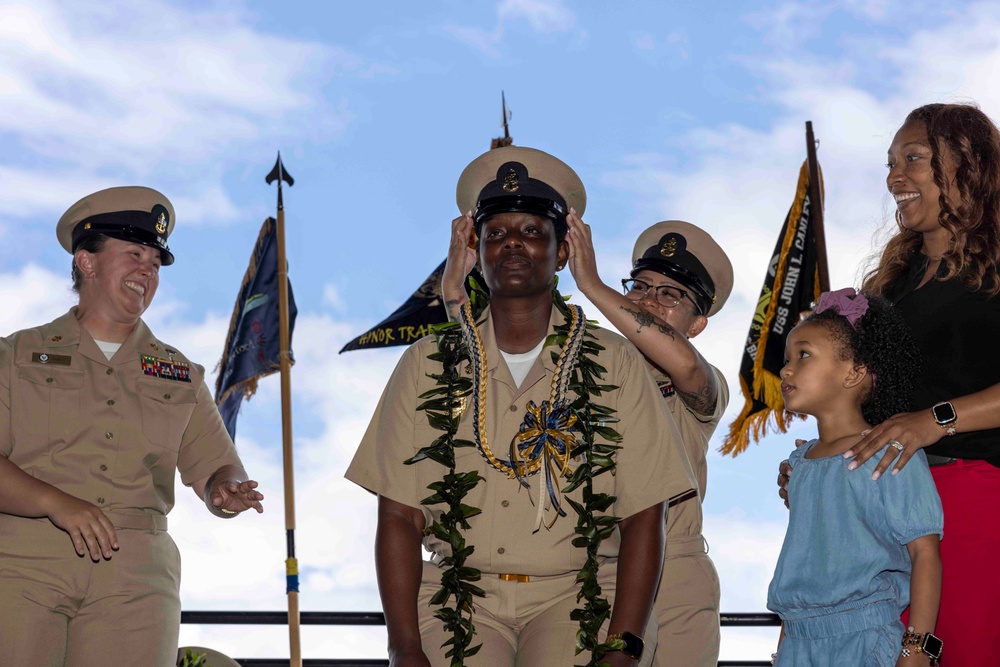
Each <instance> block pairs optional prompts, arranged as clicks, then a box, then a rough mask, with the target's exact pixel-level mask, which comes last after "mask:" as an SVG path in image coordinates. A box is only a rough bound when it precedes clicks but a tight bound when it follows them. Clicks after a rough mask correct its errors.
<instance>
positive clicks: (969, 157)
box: [863, 104, 1000, 296]
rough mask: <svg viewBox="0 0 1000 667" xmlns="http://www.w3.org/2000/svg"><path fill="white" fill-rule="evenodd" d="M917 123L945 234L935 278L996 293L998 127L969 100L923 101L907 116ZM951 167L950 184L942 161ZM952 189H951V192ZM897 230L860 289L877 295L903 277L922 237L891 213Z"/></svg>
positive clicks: (999, 285) (999, 255)
mask: <svg viewBox="0 0 1000 667" xmlns="http://www.w3.org/2000/svg"><path fill="white" fill-rule="evenodd" d="M906 123H922V124H923V126H924V127H925V128H926V129H927V139H928V143H930V147H931V169H932V170H933V173H934V183H935V184H936V185H937V187H938V189H939V190H940V191H941V196H940V199H939V204H940V207H941V213H940V215H939V217H938V220H939V222H940V224H941V226H942V227H944V228H945V229H946V230H947V231H948V232H949V234H950V236H951V239H950V242H949V244H948V249H947V250H946V251H945V253H944V256H943V257H942V258H941V261H942V263H943V265H944V267H945V271H946V272H945V273H944V275H942V276H939V277H937V279H938V280H942V281H944V280H950V279H952V278H954V277H956V276H957V277H958V278H959V279H960V280H961V281H962V284H964V285H965V286H966V287H968V288H969V289H971V290H973V291H983V292H984V293H986V294H987V295H989V296H996V295H997V294H998V293H1000V274H998V272H997V264H998V262H1000V131H998V130H997V126H996V125H995V124H994V123H993V121H991V120H990V119H989V117H988V116H987V115H986V114H984V113H983V112H982V111H980V110H979V109H978V108H977V107H975V106H972V105H970V104H927V105H925V106H922V107H918V108H916V109H914V110H913V111H911V112H910V114H909V115H908V116H907V117H906V121H905V122H904V125H905V124H906ZM949 157H950V158H952V160H953V162H954V165H955V181H954V183H955V187H954V188H952V186H951V185H952V184H951V182H950V179H949V178H948V176H949V175H948V174H947V173H946V171H945V166H944V163H945V160H946V159H947V158H949ZM952 190H954V192H952ZM896 225H897V228H898V231H897V233H896V234H895V235H894V236H893V237H892V238H890V239H889V241H888V243H887V244H886V247H885V250H884V251H883V252H882V256H881V257H880V259H879V261H878V265H877V266H876V267H875V268H874V269H873V270H871V271H870V272H868V274H867V275H866V276H865V278H864V281H863V288H864V289H865V290H867V291H870V292H874V293H876V294H884V293H885V291H886V289H887V288H888V287H889V285H891V284H892V283H893V282H895V281H896V280H897V279H899V278H900V277H901V276H903V275H905V273H906V271H907V267H908V264H909V261H910V258H911V257H913V255H914V254H916V253H917V252H918V251H919V250H920V246H921V242H922V236H921V234H920V233H918V232H914V231H912V230H909V229H906V228H905V227H903V225H902V221H901V219H900V215H899V211H898V210H897V211H896Z"/></svg>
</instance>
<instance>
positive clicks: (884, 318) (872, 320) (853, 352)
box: [803, 292, 921, 426]
mask: <svg viewBox="0 0 1000 667" xmlns="http://www.w3.org/2000/svg"><path fill="white" fill-rule="evenodd" d="M863 294H864V295H865V297H866V298H867V299H868V312H866V313H865V314H864V316H862V317H861V318H860V319H859V320H858V321H857V323H856V326H857V328H855V327H853V326H851V323H850V322H848V320H847V318H846V317H844V316H843V315H841V314H840V313H838V312H836V311H834V310H824V311H823V312H822V313H813V314H812V315H809V316H808V317H806V318H805V319H804V320H803V323H805V322H811V323H814V324H819V325H822V326H824V327H826V328H827V331H829V332H830V335H831V337H832V338H833V340H834V341H835V342H836V343H837V344H838V345H839V346H840V350H839V353H840V358H841V359H843V360H845V361H851V362H853V363H855V364H858V365H861V366H864V367H865V368H867V369H868V373H869V374H870V375H871V377H872V387H871V390H870V391H868V393H867V394H866V395H865V396H864V397H863V398H862V400H861V414H862V415H863V416H864V418H865V421H866V422H868V423H869V424H871V425H872V426H874V425H876V424H880V423H882V422H884V421H885V420H886V419H888V418H889V417H891V416H893V415H895V414H899V413H900V412H909V410H910V409H911V395H912V393H913V383H914V381H915V379H916V377H917V376H918V375H919V373H920V365H921V363H920V351H919V349H918V348H917V343H916V340H915V339H914V338H913V334H912V333H910V327H909V326H908V325H907V324H906V322H905V321H903V318H902V317H900V315H899V313H898V312H896V309H895V308H893V306H892V304H890V303H889V302H888V301H886V300H885V299H883V298H882V297H880V296H876V295H874V294H870V293H864V292H863Z"/></svg>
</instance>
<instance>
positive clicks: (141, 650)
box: [0, 187, 263, 667]
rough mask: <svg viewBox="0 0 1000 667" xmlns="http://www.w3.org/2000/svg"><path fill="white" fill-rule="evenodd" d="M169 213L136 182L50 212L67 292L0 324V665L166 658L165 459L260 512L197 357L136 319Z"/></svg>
mask: <svg viewBox="0 0 1000 667" xmlns="http://www.w3.org/2000/svg"><path fill="white" fill-rule="evenodd" d="M173 225H174V211H173V207H172V206H171V204H170V202H169V201H168V200H167V198H166V197H164V196H163V195H162V194H160V193H159V192H156V191H155V190H151V189H149V188H142V187H123V188H111V189H108V190H102V191H100V192H97V193H94V194H92V195H90V196H88V197H85V198H83V199H81V200H80V201H78V202H77V203H76V204H74V205H73V206H72V207H71V208H70V209H69V210H68V211H67V212H66V214H65V215H63V217H62V219H61V220H60V221H59V224H58V226H57V236H58V237H59V242H60V243H61V244H62V246H63V247H64V248H65V249H66V250H67V251H68V252H70V253H71V254H72V255H73V287H74V289H75V290H77V291H78V292H79V295H80V299H79V305H78V306H76V307H74V308H72V309H71V310H70V311H69V312H68V313H66V314H65V315H63V316H62V317H60V318H58V319H56V320H55V321H53V322H50V323H48V324H44V325H42V326H39V327H35V328H33V329H25V330H23V331H18V332H17V333H14V334H12V335H10V336H8V337H6V338H3V339H0V454H2V456H0V619H2V621H0V662H2V663H3V664H10V665H25V666H28V665H30V666H31V667H51V666H60V665H72V667H79V666H83V667H89V666H91V665H93V666H95V667H96V666H98V665H101V666H103V665H109V664H129V665H142V666H143V667H145V666H163V667H165V666H167V665H173V664H175V661H176V656H177V637H178V632H179V629H180V599H179V585H180V558H179V554H178V553H177V548H176V546H175V545H174V543H173V540H171V539H170V536H169V535H168V534H167V532H166V530H167V517H166V514H167V513H168V512H169V511H170V509H171V508H172V507H173V504H174V475H175V472H174V471H175V470H179V471H180V474H181V480H182V481H183V482H184V484H185V485H188V486H191V487H193V489H194V491H195V493H197V494H198V496H199V497H200V498H203V499H204V501H205V505H206V507H207V508H208V510H209V511H210V512H211V513H212V514H214V515H216V516H218V517H221V518H232V517H233V516H235V515H237V514H239V513H240V512H243V511H244V510H247V509H250V508H253V509H255V510H256V511H258V512H261V511H263V510H262V507H261V502H260V501H261V500H262V499H263V496H262V495H261V494H260V493H259V492H258V491H256V490H255V489H256V486H257V483H256V482H254V481H253V480H249V479H248V478H247V474H246V471H244V469H243V465H242V463H241V462H240V459H239V456H237V454H236V450H235V448H234V447H233V442H232V440H231V439H230V438H229V435H228V433H227V432H226V430H225V427H224V425H223V423H222V419H221V417H220V416H219V413H218V411H217V410H216V408H215V403H214V401H213V400H212V396H211V394H210V393H209V390H208V387H207V386H206V384H205V381H204V369H203V368H202V367H201V366H198V365H197V364H193V363H191V362H189V361H188V359H187V358H186V357H185V356H184V355H183V354H181V353H180V352H178V351H177V350H176V349H175V348H173V347H172V346H170V345H168V344H166V343H164V342H162V341H161V340H159V339H158V338H156V337H155V336H153V334H152V333H151V332H150V330H149V329H148V328H147V327H146V324H145V323H144V322H143V321H142V319H141V315H142V314H143V312H144V311H145V310H146V308H147V307H148V306H149V304H150V302H151V301H152V299H153V296H154V295H155V294H156V288H157V285H158V284H159V269H160V266H161V265H168V264H172V263H173V261H174V258H173V255H172V254H171V253H170V250H169V248H168V247H167V243H166V241H167V237H168V236H169V234H170V232H171V230H172V229H173Z"/></svg>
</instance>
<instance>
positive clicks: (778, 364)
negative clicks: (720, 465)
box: [719, 163, 823, 456]
mask: <svg viewBox="0 0 1000 667" xmlns="http://www.w3.org/2000/svg"><path fill="white" fill-rule="evenodd" d="M817 171H818V170H817ZM822 182H823V181H822V176H820V191H822ZM815 234H816V231H815V211H814V208H813V202H812V201H811V197H810V195H809V169H808V164H807V163H803V164H802V168H801V169H800V170H799V182H798V186H797V187H796V189H795V200H794V201H793V202H792V207H791V209H789V211H788V216H787V217H786V218H785V223H784V224H783V225H782V227H781V234H780V235H779V237H778V243H777V244H776V245H775V247H774V254H773V255H772V257H771V262H770V264H769V266H768V269H767V275H766V276H765V277H764V285H763V287H761V290H760V297H759V298H758V300H757V309H756V311H755V312H754V316H753V322H751V323H750V333H749V334H748V335H747V339H746V345H744V347H743V355H742V357H741V361H740V389H741V390H742V391H743V398H744V401H745V402H744V406H743V409H742V410H741V411H740V414H739V416H738V417H737V418H736V419H735V420H734V421H733V423H732V424H731V425H730V427H729V434H728V435H727V436H726V439H725V441H724V442H723V443H722V447H720V448H719V451H721V452H722V453H723V454H732V455H733V456H735V455H737V454H739V453H740V452H742V451H744V450H745V449H746V448H747V446H748V445H749V444H750V437H751V434H752V436H753V439H754V441H757V440H760V438H761V437H763V436H764V435H765V434H766V432H767V424H768V421H769V420H770V418H771V417H772V416H773V417H774V423H775V425H776V426H777V428H778V430H779V431H780V432H781V433H784V432H785V431H786V430H787V428H788V423H789V421H790V420H791V419H792V417H794V416H795V414H794V413H792V412H787V411H786V410H785V403H784V400H783V399H782V397H781V378H780V376H779V374H780V372H781V368H782V366H784V365H785V361H784V358H785V341H786V340H787V338H788V333H789V332H790V331H791V330H792V327H794V326H795V323H796V322H798V320H799V315H800V313H802V312H804V311H807V310H810V309H811V308H812V306H813V303H814V302H815V301H816V299H817V298H819V293H820V281H819V253H818V251H817V246H816V238H815Z"/></svg>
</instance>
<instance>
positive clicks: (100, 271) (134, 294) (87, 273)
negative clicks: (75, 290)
mask: <svg viewBox="0 0 1000 667" xmlns="http://www.w3.org/2000/svg"><path fill="white" fill-rule="evenodd" d="M76 262H77V265H78V266H79V267H80V270H81V272H82V273H83V276H84V280H83V285H82V287H81V290H80V306H81V308H83V309H86V310H87V311H93V312H95V313H100V314H101V315H102V316H103V317H104V318H107V319H108V320H109V321H111V322H115V323H121V324H133V325H134V324H135V323H136V322H137V321H138V319H139V317H140V316H141V315H142V314H143V313H144V312H145V310H146V308H148V307H149V304H150V303H151V302H152V301H153V296H155V294H156V288H157V287H158V286H159V284H160V251H159V250H158V249H156V248H151V247H149V246H145V245H141V244H138V243H132V242H129V241H122V240H120V239H115V238H109V239H108V240H107V242H106V243H105V245H104V248H103V249H102V250H101V251H100V252H97V253H91V252H88V251H86V250H79V251H77V253H76Z"/></svg>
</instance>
